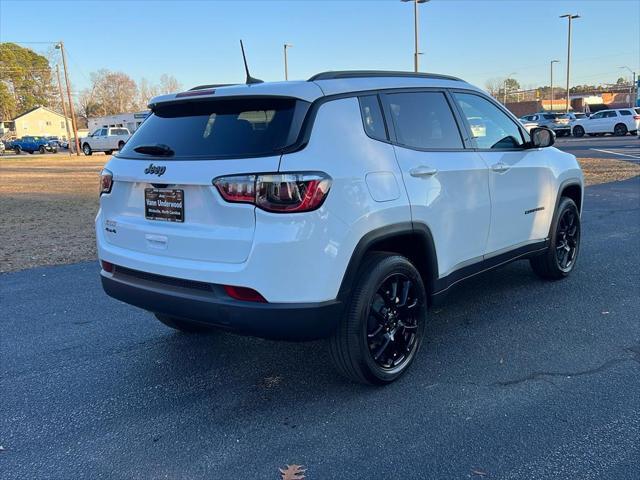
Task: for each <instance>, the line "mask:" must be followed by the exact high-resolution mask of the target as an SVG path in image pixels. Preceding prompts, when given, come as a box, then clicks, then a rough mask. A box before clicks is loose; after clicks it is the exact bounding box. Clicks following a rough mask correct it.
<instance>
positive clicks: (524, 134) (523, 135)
mask: <svg viewBox="0 0 640 480" xmlns="http://www.w3.org/2000/svg"><path fill="white" fill-rule="evenodd" d="M449 93H450V94H451V96H452V100H453V103H454V105H455V107H456V111H457V112H458V114H459V116H460V117H461V119H462V122H463V124H464V126H465V129H466V130H467V134H468V135H469V139H470V142H472V144H473V150H475V151H477V152H521V151H523V150H526V149H527V148H528V145H529V143H530V142H531V139H530V137H529V134H528V133H527V131H526V130H525V128H524V127H523V126H522V124H521V123H520V122H519V121H515V120H514V119H513V118H512V117H513V115H512V113H511V112H509V110H507V109H506V108H504V106H503V105H501V104H500V103H499V102H496V101H495V100H494V99H493V98H491V97H489V96H488V95H483V94H482V93H480V92H477V91H475V90H466V89H462V88H451V89H449ZM455 93H464V94H468V95H475V96H477V97H480V98H483V99H485V100H487V101H488V102H489V103H491V104H492V105H494V106H495V107H496V108H498V110H500V111H502V112H503V113H504V114H505V115H506V116H507V118H508V119H509V120H511V122H512V123H513V124H514V125H515V126H516V127H517V129H518V131H519V132H520V137H521V139H522V142H523V144H522V146H521V147H518V148H499V149H498V148H478V146H477V143H476V141H475V140H474V139H473V135H471V126H470V125H469V122H468V121H467V118H466V116H465V115H464V112H463V111H462V109H461V108H460V105H458V102H457V101H455V99H454V98H453V94H455Z"/></svg>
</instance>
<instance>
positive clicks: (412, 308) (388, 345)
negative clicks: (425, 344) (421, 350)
mask: <svg viewBox="0 0 640 480" xmlns="http://www.w3.org/2000/svg"><path fill="white" fill-rule="evenodd" d="M418 304H419V299H418V295H417V294H416V287H415V285H414V284H413V282H412V280H411V279H410V278H408V277H407V276H406V275H404V274H402V273H395V274H392V275H389V276H388V277H387V278H386V279H385V280H384V281H383V282H382V284H381V285H380V287H379V288H378V290H377V291H376V293H375V295H374V297H373V298H372V299H371V303H370V305H369V316H368V319H367V345H368V347H369V353H370V354H371V358H372V359H373V361H374V362H376V364H377V365H379V366H380V367H381V368H383V369H385V370H389V371H390V373H393V371H396V370H402V369H403V368H404V364H405V363H407V362H408V361H409V360H410V359H411V358H412V357H413V355H414V354H415V350H416V348H417V345H418V342H417V332H418V312H419V308H418Z"/></svg>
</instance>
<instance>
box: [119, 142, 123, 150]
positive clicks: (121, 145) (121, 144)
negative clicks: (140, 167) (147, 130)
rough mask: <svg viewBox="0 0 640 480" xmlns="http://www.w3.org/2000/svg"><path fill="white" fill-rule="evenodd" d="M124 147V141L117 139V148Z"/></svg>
mask: <svg viewBox="0 0 640 480" xmlns="http://www.w3.org/2000/svg"><path fill="white" fill-rule="evenodd" d="M123 148H124V142H123V141H119V142H118V150H122V149H123Z"/></svg>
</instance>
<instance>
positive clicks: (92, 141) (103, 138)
mask: <svg viewBox="0 0 640 480" xmlns="http://www.w3.org/2000/svg"><path fill="white" fill-rule="evenodd" d="M129 137H131V133H130V132H129V130H128V129H126V128H123V127H114V128H107V127H102V128H98V129H97V130H96V131H95V132H93V133H92V134H91V135H89V136H88V137H84V138H81V139H80V144H81V146H82V151H83V152H84V154H85V155H91V154H92V153H93V152H104V153H106V154H107V155H111V153H113V151H114V150H122V147H124V144H125V143H127V140H129Z"/></svg>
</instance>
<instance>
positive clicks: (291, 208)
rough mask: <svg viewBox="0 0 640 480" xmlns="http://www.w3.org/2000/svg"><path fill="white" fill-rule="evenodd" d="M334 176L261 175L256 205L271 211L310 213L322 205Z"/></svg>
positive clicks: (313, 174) (298, 174)
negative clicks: (331, 177)
mask: <svg viewBox="0 0 640 480" xmlns="http://www.w3.org/2000/svg"><path fill="white" fill-rule="evenodd" d="M330 187H331V179H330V178H329V177H327V176H326V175H324V174H318V173H285V174H275V175H259V176H258V179H257V180H256V192H257V194H256V205H257V206H258V207H260V208H262V209H263V210H267V211H268V212H308V211H311V210H315V209H316V208H319V207H320V205H322V203H323V202H324V199H325V198H326V197H327V193H329V188H330Z"/></svg>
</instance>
